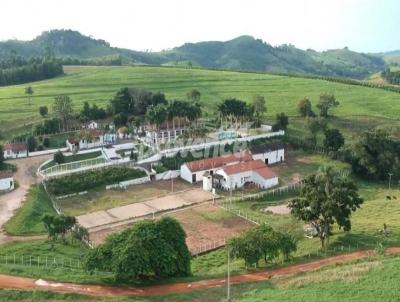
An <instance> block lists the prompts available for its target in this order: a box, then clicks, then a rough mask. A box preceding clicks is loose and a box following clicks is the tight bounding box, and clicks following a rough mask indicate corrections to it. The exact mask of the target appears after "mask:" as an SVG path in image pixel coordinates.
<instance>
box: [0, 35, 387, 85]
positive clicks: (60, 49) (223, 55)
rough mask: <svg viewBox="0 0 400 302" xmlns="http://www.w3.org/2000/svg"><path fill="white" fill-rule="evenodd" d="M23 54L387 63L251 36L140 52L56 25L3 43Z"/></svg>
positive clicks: (225, 64) (360, 71)
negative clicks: (29, 37) (31, 36)
mask: <svg viewBox="0 0 400 302" xmlns="http://www.w3.org/2000/svg"><path fill="white" fill-rule="evenodd" d="M13 51H15V52H16V54H18V55H21V56H24V57H32V56H44V55H48V54H54V55H55V56H56V57H60V58H64V59H66V58H75V59H80V60H99V59H101V58H104V59H107V58H108V59H110V58H115V57H118V58H120V59H121V60H120V61H121V62H122V63H123V64H151V65H187V64H188V63H189V62H191V63H192V64H193V65H198V66H202V67H208V68H222V69H235V70H253V71H272V72H278V73H297V74H313V75H325V76H335V77H348V78H357V79H363V78H366V77H368V76H369V75H371V74H374V73H376V72H378V71H381V70H383V69H384V68H385V66H386V65H385V62H384V60H383V59H382V58H381V57H379V56H374V55H367V54H362V53H357V52H353V51H350V50H349V49H347V48H344V49H338V50H328V51H324V52H316V51H313V50H307V51H305V50H301V49H298V48H296V47H294V46H292V45H281V46H277V47H273V46H271V45H269V44H268V43H266V42H264V41H262V40H260V39H255V38H253V37H251V36H240V37H238V38H235V39H233V40H230V41H225V42H221V41H209V42H200V43H186V44H184V45H182V46H180V47H176V48H173V49H172V50H166V51H161V52H140V51H133V50H128V49H121V48H115V47H111V46H110V44H109V43H107V42H106V41H104V40H96V39H93V38H91V37H87V36H84V35H82V34H80V33H79V32H77V31H72V30H52V31H47V32H44V33H42V34H41V35H40V36H38V37H36V38H35V39H33V40H31V41H16V40H11V41H4V42H0V60H1V59H5V58H8V57H10V55H11V54H12V52H13Z"/></svg>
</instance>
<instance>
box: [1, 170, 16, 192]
mask: <svg viewBox="0 0 400 302" xmlns="http://www.w3.org/2000/svg"><path fill="white" fill-rule="evenodd" d="M12 175H13V174H12V172H10V171H0V192H6V191H11V190H14V178H13V176H12Z"/></svg>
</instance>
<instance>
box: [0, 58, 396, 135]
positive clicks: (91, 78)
mask: <svg viewBox="0 0 400 302" xmlns="http://www.w3.org/2000/svg"><path fill="white" fill-rule="evenodd" d="M66 73H67V75H66V76H62V77H59V78H55V79H51V80H46V81H41V82H34V83H31V84H29V85H31V86H32V87H33V89H34V91H35V93H34V97H33V100H32V103H33V104H32V105H28V100H27V97H26V95H25V93H24V88H25V87H26V86H27V85H26V84H24V85H15V86H7V87H1V88H0V129H1V132H3V133H4V132H5V130H12V129H14V130H15V129H21V128H28V129H30V127H31V125H32V123H34V122H37V121H39V120H41V117H40V115H39V113H38V109H39V106H43V105H46V106H48V107H49V109H50V111H51V106H52V103H53V100H54V97H55V96H56V95H60V94H67V95H69V96H71V98H72V99H73V102H74V105H75V108H76V110H80V109H81V108H82V105H83V102H84V101H89V102H90V103H96V104H98V105H99V106H102V107H105V106H106V104H107V102H108V100H109V99H110V98H111V97H112V96H113V95H114V94H115V93H116V91H117V90H118V89H119V88H121V87H125V86H135V87H142V88H146V89H149V90H152V91H162V92H165V93H166V96H167V98H185V95H186V93H187V92H188V91H189V90H190V89H192V88H196V89H198V90H199V91H200V92H201V94H202V102H203V104H204V105H205V110H206V114H213V112H214V110H215V109H216V106H217V103H218V102H220V101H221V100H223V99H224V98H228V97H237V98H240V99H243V100H246V101H251V99H252V97H253V96H254V95H255V94H260V95H263V96H265V98H266V100H267V106H268V115H269V116H273V115H275V114H276V113H279V112H285V113H287V114H289V115H291V116H294V115H297V112H296V106H297V102H298V100H299V99H300V98H302V97H305V96H307V97H309V98H310V99H311V101H312V102H313V103H314V104H315V103H316V102H317V101H318V97H319V95H320V94H321V93H323V92H332V93H335V95H336V97H337V98H338V100H339V101H340V106H339V107H338V108H337V109H335V110H334V114H335V115H337V116H339V117H342V118H349V119H352V116H354V115H358V116H364V117H365V116H367V117H368V119H372V118H376V119H383V118H385V119H390V123H392V122H393V121H392V119H395V120H397V122H398V118H399V112H400V94H399V93H395V92H389V91H385V90H382V89H376V88H367V87H361V86H354V85H346V84H341V83H335V82H328V81H324V80H317V79H307V78H293V77H286V76H277V75H269V74H258V73H243V72H229V71H213V70H205V69H184V68H177V67H132V66H124V67H93V66H92V67H68V68H66ZM360 127H364V126H363V124H360Z"/></svg>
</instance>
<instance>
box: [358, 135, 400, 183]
mask: <svg viewBox="0 0 400 302" xmlns="http://www.w3.org/2000/svg"><path fill="white" fill-rule="evenodd" d="M351 155H352V156H351V164H352V168H353V171H354V172H355V173H356V174H358V175H360V176H361V177H364V178H367V179H375V180H386V179H388V177H389V175H388V174H389V173H391V174H392V176H393V178H394V179H400V140H399V139H396V138H395V137H393V136H392V135H391V134H390V133H389V132H388V131H386V130H384V129H372V130H367V131H365V132H364V133H362V134H361V135H360V136H359V138H358V140H357V141H356V142H355V144H354V145H353V146H352V148H351Z"/></svg>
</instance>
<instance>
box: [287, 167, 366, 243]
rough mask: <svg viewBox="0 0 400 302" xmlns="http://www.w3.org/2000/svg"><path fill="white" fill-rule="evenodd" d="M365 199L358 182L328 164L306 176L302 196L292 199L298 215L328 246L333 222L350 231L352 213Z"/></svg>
mask: <svg viewBox="0 0 400 302" xmlns="http://www.w3.org/2000/svg"><path fill="white" fill-rule="evenodd" d="M362 203H363V199H362V198H361V197H360V196H359V194H358V189H357V186H356V185H355V183H354V182H353V181H351V180H350V179H349V178H348V177H345V176H343V175H342V174H341V173H340V172H339V171H336V170H334V169H333V168H332V167H329V166H328V167H324V168H323V169H321V170H320V171H319V172H318V173H317V174H314V175H311V176H309V177H307V178H306V179H305V181H304V187H303V188H302V190H301V192H300V196H299V197H298V198H295V199H293V200H292V201H290V202H289V208H290V209H291V213H292V215H293V216H294V217H296V218H298V219H300V220H303V221H305V222H307V223H310V224H311V225H312V226H313V227H314V228H315V230H316V232H317V233H318V237H319V239H320V241H321V246H322V248H326V246H327V244H328V243H329V237H330V235H331V232H332V225H333V224H335V223H336V224H337V225H338V226H339V228H341V229H343V230H344V231H349V230H350V229H351V220H350V218H351V213H352V212H355V211H356V210H357V209H358V208H360V205H361V204H362Z"/></svg>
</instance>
